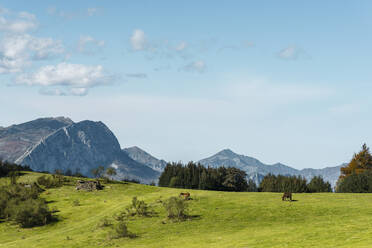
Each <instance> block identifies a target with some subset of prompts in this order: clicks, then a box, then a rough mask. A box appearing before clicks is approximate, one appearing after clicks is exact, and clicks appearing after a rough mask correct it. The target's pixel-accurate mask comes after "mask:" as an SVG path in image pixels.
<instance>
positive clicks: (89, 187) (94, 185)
mask: <svg viewBox="0 0 372 248" xmlns="http://www.w3.org/2000/svg"><path fill="white" fill-rule="evenodd" d="M102 189H103V186H102V185H101V183H100V182H99V181H84V180H79V181H77V182H76V190H85V191H94V190H102Z"/></svg>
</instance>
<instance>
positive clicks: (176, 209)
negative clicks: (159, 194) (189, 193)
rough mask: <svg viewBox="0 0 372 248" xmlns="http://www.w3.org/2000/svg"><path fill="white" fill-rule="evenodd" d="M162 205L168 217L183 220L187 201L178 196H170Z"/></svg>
mask: <svg viewBox="0 0 372 248" xmlns="http://www.w3.org/2000/svg"><path fill="white" fill-rule="evenodd" d="M163 206H164V208H165V210H166V212H167V217H168V219H172V220H179V221H181V220H185V219H186V218H187V217H188V215H187V208H188V206H187V203H186V201H185V200H183V199H181V198H179V197H174V196H173V197H171V198H169V199H168V200H166V201H164V202H163Z"/></svg>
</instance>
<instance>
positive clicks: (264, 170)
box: [199, 149, 343, 187]
mask: <svg viewBox="0 0 372 248" xmlns="http://www.w3.org/2000/svg"><path fill="white" fill-rule="evenodd" d="M199 163H200V164H202V165H204V166H210V167H215V168H217V167H220V166H226V167H236V168H239V169H241V170H243V171H245V172H246V173H247V175H248V177H249V178H251V179H253V180H254V181H255V182H256V183H259V182H260V181H261V180H262V178H263V176H265V175H266V174H269V173H271V174H274V175H296V176H297V175H300V176H303V177H305V178H306V179H307V180H311V178H313V177H314V176H322V177H323V178H324V179H325V180H327V181H329V182H330V183H331V185H332V187H333V186H335V185H336V182H337V180H338V177H339V176H340V168H341V167H342V166H343V165H340V166H335V167H327V168H324V169H302V170H297V169H295V168H292V167H290V166H287V165H284V164H281V163H276V164H273V165H267V164H264V163H262V162H261V161H259V160H258V159H255V158H252V157H248V156H244V155H239V154H236V153H234V152H233V151H231V150H230V149H224V150H222V151H220V152H218V153H216V154H215V155H213V156H211V157H208V158H205V159H202V160H199Z"/></svg>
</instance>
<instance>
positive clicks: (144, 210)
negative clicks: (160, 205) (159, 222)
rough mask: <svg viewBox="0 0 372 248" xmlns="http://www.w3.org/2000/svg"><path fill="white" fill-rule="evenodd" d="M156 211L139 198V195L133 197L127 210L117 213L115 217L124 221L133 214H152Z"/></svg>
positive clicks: (147, 215)
mask: <svg viewBox="0 0 372 248" xmlns="http://www.w3.org/2000/svg"><path fill="white" fill-rule="evenodd" d="M153 214H154V213H153V211H152V210H151V209H150V207H149V206H148V205H147V204H146V203H145V202H144V201H140V200H138V199H137V197H133V198H132V204H131V205H129V206H128V207H127V208H126V209H125V211H123V212H121V213H119V214H118V215H115V216H114V218H115V219H116V220H118V221H123V220H125V219H127V218H129V217H133V216H146V217H149V216H152V215H153Z"/></svg>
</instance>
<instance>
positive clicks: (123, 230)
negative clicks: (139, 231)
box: [110, 221, 136, 239]
mask: <svg viewBox="0 0 372 248" xmlns="http://www.w3.org/2000/svg"><path fill="white" fill-rule="evenodd" d="M135 237H136V235H135V234H133V233H131V232H130V231H129V230H128V226H127V224H126V223H125V222H124V221H119V222H118V223H117V224H116V225H115V226H114V228H113V232H112V233H111V234H110V238H113V239H119V238H135Z"/></svg>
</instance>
